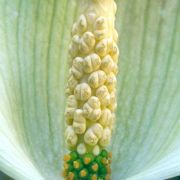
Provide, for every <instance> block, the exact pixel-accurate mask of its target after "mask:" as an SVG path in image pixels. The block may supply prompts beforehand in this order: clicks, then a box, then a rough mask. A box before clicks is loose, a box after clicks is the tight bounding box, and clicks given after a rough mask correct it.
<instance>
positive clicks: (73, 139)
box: [65, 126, 78, 147]
mask: <svg viewBox="0 0 180 180" xmlns="http://www.w3.org/2000/svg"><path fill="white" fill-rule="evenodd" d="M65 140H66V144H67V145H68V146H70V147H73V146H75V145H76V144H77V140H78V137H77V135H76V133H75V132H74V130H73V127H72V126H68V127H67V128H66V131H65Z"/></svg>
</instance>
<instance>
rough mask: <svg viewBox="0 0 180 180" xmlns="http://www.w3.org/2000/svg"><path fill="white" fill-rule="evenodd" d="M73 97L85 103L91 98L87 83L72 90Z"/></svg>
mask: <svg viewBox="0 0 180 180" xmlns="http://www.w3.org/2000/svg"><path fill="white" fill-rule="evenodd" d="M74 95H75V96H76V98H77V99H78V100H81V101H86V100H88V99H89V97H90V96H91V88H90V86H89V85H88V84H87V83H81V84H78V85H77V86H76V88H75V90H74Z"/></svg>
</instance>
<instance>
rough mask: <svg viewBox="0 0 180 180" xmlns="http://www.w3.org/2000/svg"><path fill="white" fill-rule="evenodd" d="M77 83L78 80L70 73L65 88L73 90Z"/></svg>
mask: <svg viewBox="0 0 180 180" xmlns="http://www.w3.org/2000/svg"><path fill="white" fill-rule="evenodd" d="M77 84H78V81H77V80H76V79H75V78H74V76H72V75H71V76H70V78H69V79H68V82H67V89H69V91H70V92H73V91H74V88H75V87H76V86H77Z"/></svg>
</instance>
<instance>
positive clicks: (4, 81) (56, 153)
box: [0, 0, 180, 180]
mask: <svg viewBox="0 0 180 180" xmlns="http://www.w3.org/2000/svg"><path fill="white" fill-rule="evenodd" d="M80 2H81V1H80V0H79V1H68V0H66V1H65V0H54V1H53V0H19V1H18V0H0V169H1V170H3V171H4V172H6V173H8V174H9V175H10V176H12V177H14V178H15V179H23V180H24V179H35V180H41V179H53V180H56V179H58V177H59V172H60V169H61V165H62V161H61V159H62V156H63V154H64V151H65V148H64V147H65V145H64V140H63V132H64V106H65V96H64V90H65V84H66V76H67V69H68V68H67V67H68V54H67V53H68V52H67V49H68V44H69V38H70V28H71V25H72V23H73V19H74V18H75V16H76V13H77V7H78V6H79V7H80V5H78V4H80ZM179 6H180V2H179V1H178V0H171V1H168V0H164V1H157V0H144V1H141V0H118V1H117V7H118V11H117V15H116V27H117V29H118V32H119V36H120V40H119V47H120V62H119V68H120V72H119V74H118V110H117V117H118V118H117V122H116V131H115V133H114V137H113V140H112V143H111V144H112V145H111V147H110V149H112V151H113V164H112V167H113V174H112V175H113V180H119V179H123V180H124V179H127V178H129V179H133V180H136V179H137V180H139V179H143V180H144V179H150V180H151V179H164V178H167V177H172V176H175V175H178V174H180V160H178V159H180V141H179V139H180V111H179V108H178V107H180V87H179V85H180V68H179V67H180V61H179V60H178V57H179V55H180V43H179V42H180V40H179V34H178V31H179V30H180V21H179V14H178V9H179V8H180V7H179Z"/></svg>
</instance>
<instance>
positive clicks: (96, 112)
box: [65, 1, 119, 154]
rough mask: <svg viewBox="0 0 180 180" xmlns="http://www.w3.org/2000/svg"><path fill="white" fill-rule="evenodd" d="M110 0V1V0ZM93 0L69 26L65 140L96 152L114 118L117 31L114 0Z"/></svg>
mask: <svg viewBox="0 0 180 180" xmlns="http://www.w3.org/2000/svg"><path fill="white" fill-rule="evenodd" d="M112 2H113V1H112ZM102 4H103V2H100V1H92V2H91V3H90V4H89V5H88V7H87V8H86V10H85V11H84V12H83V13H82V14H81V15H80V16H79V17H78V19H77V21H76V22H75V23H74V24H73V27H72V32H71V35H72V40H71V44H70V46H69V54H70V58H71V67H70V70H69V73H70V74H69V79H68V83H67V89H66V93H67V95H68V97H67V106H66V110H65V118H66V123H67V129H66V132H65V139H66V144H67V147H68V148H69V149H72V148H74V149H76V150H77V151H78V152H79V153H80V154H83V153H85V152H86V150H87V149H89V150H90V151H92V152H93V153H94V154H98V152H99V149H101V148H104V147H105V146H107V145H108V144H109V143H110V139H111V134H112V129H113V125H114V121H115V114H114V113H115V109H116V104H117V103H116V74H117V62H118V54H119V51H118V47H117V44H116V43H117V38H118V35H117V32H116V30H115V28H114V20H115V12H116V4H115V2H113V3H112V4H113V7H112V8H110V9H104V8H103V5H102Z"/></svg>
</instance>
